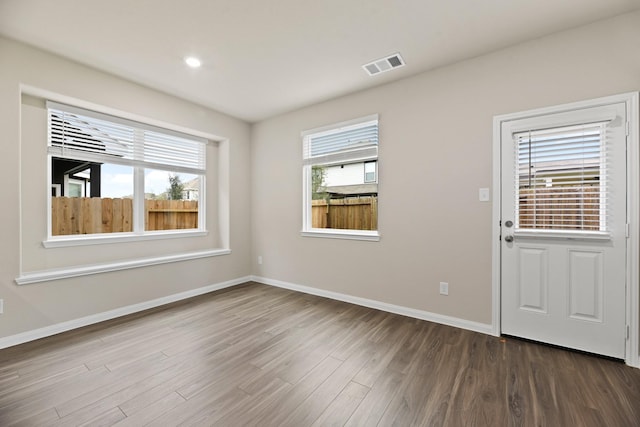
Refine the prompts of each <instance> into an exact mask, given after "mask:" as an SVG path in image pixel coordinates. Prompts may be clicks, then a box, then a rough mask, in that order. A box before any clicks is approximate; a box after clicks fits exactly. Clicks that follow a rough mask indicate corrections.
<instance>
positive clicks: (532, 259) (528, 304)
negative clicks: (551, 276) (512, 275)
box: [517, 247, 549, 313]
mask: <svg viewBox="0 0 640 427" xmlns="http://www.w3.org/2000/svg"><path fill="white" fill-rule="evenodd" d="M517 251H518V253H519V257H518V264H519V271H520V274H519V277H518V288H519V293H520V309H522V310H530V311H536V312H538V313H547V311H548V304H547V287H548V283H549V281H548V278H547V271H548V266H547V250H546V249H544V248H527V247H520V248H518V249H517Z"/></svg>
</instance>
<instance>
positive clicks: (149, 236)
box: [25, 90, 214, 248]
mask: <svg viewBox="0 0 640 427" xmlns="http://www.w3.org/2000/svg"><path fill="white" fill-rule="evenodd" d="M35 92H36V93H38V94H37V95H35V96H41V97H43V98H45V96H44V94H42V93H39V92H40V91H38V90H35ZM25 93H31V92H30V91H28V90H27V91H25ZM46 94H47V96H46V99H49V101H51V102H53V103H54V104H65V105H67V106H69V107H71V109H72V110H78V111H79V112H80V113H82V111H83V110H88V111H89V112H94V113H97V114H98V115H107V116H111V117H113V118H114V120H115V121H118V120H122V121H124V122H136V123H139V124H140V125H142V126H143V127H144V126H149V127H150V129H152V130H166V131H167V133H168V134H178V135H184V136H192V137H194V138H197V139H204V140H207V141H209V140H214V139H213V138H211V136H210V135H204V134H202V133H200V132H196V131H193V130H191V129H185V128H178V127H176V126H173V125H169V124H166V123H162V122H157V121H150V120H141V119H140V118H139V117H137V116H131V115H130V114H125V113H123V112H114V111H113V110H110V109H106V108H104V107H99V106H96V105H93V104H91V105H89V106H86V105H82V104H84V103H76V102H69V100H68V99H66V98H65V99H62V100H60V98H59V97H58V96H55V95H54V96H51V94H50V93H49V92H46ZM52 157H54V156H53V155H52V154H51V153H48V154H47V180H48V184H49V187H52V186H53V184H52V182H51V158H52ZM132 169H133V173H134V179H133V181H134V194H144V167H141V166H132ZM177 169H180V168H177ZM200 176H201V177H202V178H203V179H200V186H199V190H198V191H199V193H200V194H199V196H200V197H202V196H203V195H205V181H206V177H207V170H206V169H205V170H204V171H203V173H202V175H200ZM66 178H67V179H68V177H66ZM66 186H67V185H66V180H65V187H66ZM65 194H66V193H65ZM51 197H52V196H51V194H50V193H48V194H47V212H48V213H47V238H46V239H45V240H44V241H43V242H42V245H43V246H44V247H45V248H57V247H70V246H86V245H97V244H108V243H124V242H136V241H145V240H158V239H172V238H188V237H200V236H206V235H208V234H209V233H208V230H207V228H206V227H207V224H206V217H207V216H206V203H200V202H201V199H200V198H199V199H198V202H199V203H198V228H197V229H180V230H162V231H145V230H144V223H141V222H142V219H143V218H144V213H143V212H144V197H137V198H134V205H135V206H134V212H136V211H138V212H141V214H139V215H135V214H134V215H133V227H134V230H137V231H134V232H132V233H104V234H103V233H94V234H82V235H78V234H73V235H62V236H53V235H52V234H51V230H52V224H51V219H52V218H51Z"/></svg>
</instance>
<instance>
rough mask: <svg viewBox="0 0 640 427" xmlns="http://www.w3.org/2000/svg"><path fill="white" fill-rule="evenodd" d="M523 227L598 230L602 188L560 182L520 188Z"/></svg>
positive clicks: (521, 224)
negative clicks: (560, 184)
mask: <svg viewBox="0 0 640 427" xmlns="http://www.w3.org/2000/svg"><path fill="white" fill-rule="evenodd" d="M519 220H520V227H521V228H529V229H542V228H547V229H561V230H599V229H600V188H599V187H598V186H559V187H545V188H536V189H520V218H519Z"/></svg>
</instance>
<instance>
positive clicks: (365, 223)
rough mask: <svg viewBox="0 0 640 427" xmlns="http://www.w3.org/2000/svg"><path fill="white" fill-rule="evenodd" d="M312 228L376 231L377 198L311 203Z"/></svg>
mask: <svg viewBox="0 0 640 427" xmlns="http://www.w3.org/2000/svg"><path fill="white" fill-rule="evenodd" d="M311 226H312V227H313V228H339V229H350V230H377V229H378V198H377V197H360V198H346V199H331V200H329V203H327V201H326V200H312V201H311Z"/></svg>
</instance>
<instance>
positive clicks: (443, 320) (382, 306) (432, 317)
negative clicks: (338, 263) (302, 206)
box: [251, 276, 493, 335]
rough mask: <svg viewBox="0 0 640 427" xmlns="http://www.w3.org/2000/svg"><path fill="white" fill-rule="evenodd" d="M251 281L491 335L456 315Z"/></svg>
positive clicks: (485, 327) (486, 328) (489, 329)
mask: <svg viewBox="0 0 640 427" xmlns="http://www.w3.org/2000/svg"><path fill="white" fill-rule="evenodd" d="M251 281H253V282H258V283H263V284H265V285H270V286H276V287H278V288H284V289H289V290H292V291H296V292H303V293H305V294H311V295H316V296H319V297H324V298H330V299H333V300H337V301H343V302H348V303H351V304H356V305H360V306H363V307H369V308H374V309H376V310H382V311H386V312H388V313H394V314H400V315H402V316H407V317H413V318H415V319H420V320H426V321H428V322H434V323H439V324H442V325H447V326H453V327H456V328H460V329H466V330H469V331H473V332H479V333H482V334H486V335H492V334H493V333H492V332H493V330H492V325H488V324H485V323H479V322H473V321H471V320H465V319H460V318H457V317H451V316H445V315H442V314H437V313H431V312H429V311H424V310H417V309H415V308H409V307H404V306H400V305H394V304H388V303H385V302H381V301H376V300H371V299H367V298H360V297H356V296H353V295H347V294H343V293H339V292H333V291H326V290H324V289H318V288H312V287H309V286H304V285H298V284H295V283H289V282H283V281H281V280H275V279H269V278H266V277H260V276H251Z"/></svg>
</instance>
